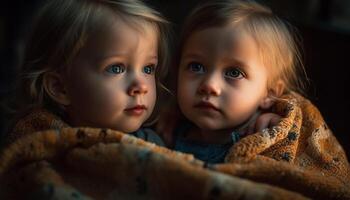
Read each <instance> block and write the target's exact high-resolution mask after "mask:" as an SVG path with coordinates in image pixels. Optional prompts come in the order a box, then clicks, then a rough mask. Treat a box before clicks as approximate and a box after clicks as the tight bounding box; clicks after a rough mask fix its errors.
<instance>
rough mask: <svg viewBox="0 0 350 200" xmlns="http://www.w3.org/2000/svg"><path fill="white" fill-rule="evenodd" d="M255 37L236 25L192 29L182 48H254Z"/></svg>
mask: <svg viewBox="0 0 350 200" xmlns="http://www.w3.org/2000/svg"><path fill="white" fill-rule="evenodd" d="M256 46H257V44H256V41H255V39H254V38H253V37H252V36H251V34H249V33H248V32H247V31H245V30H244V29H242V28H241V27H238V26H233V25H226V26H220V27H209V28H205V29H202V30H198V31H194V32H193V33H192V34H191V35H190V36H189V38H187V40H186V42H185V44H184V50H187V49H193V48H214V47H217V48H218V47H220V48H224V49H227V50H233V49H237V48H239V49H247V47H252V48H255V47H256Z"/></svg>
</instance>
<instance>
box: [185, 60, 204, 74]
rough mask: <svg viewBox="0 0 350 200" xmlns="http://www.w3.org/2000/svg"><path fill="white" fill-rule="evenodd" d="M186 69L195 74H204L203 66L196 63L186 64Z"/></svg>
mask: <svg viewBox="0 0 350 200" xmlns="http://www.w3.org/2000/svg"><path fill="white" fill-rule="evenodd" d="M188 69H189V70H190V71H192V72H195V73H204V66H203V65H202V64H200V63H197V62H191V63H190V64H188Z"/></svg>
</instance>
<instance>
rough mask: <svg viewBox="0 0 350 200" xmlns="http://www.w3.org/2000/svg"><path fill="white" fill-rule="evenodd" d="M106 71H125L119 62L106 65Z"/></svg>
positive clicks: (118, 72)
mask: <svg viewBox="0 0 350 200" xmlns="http://www.w3.org/2000/svg"><path fill="white" fill-rule="evenodd" d="M106 71H107V72H108V73H112V74H121V73H123V72H124V71H125V67H124V66H123V65H120V64H114V65H110V66H108V67H107V69H106Z"/></svg>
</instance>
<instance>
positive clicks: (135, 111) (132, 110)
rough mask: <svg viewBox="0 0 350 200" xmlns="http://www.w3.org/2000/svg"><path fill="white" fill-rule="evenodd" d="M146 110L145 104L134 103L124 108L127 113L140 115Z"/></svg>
mask: <svg viewBox="0 0 350 200" xmlns="http://www.w3.org/2000/svg"><path fill="white" fill-rule="evenodd" d="M146 110H147V108H146V106H145V105H136V106H134V107H130V108H126V109H125V110H124V111H125V112H126V113H127V114H129V115H134V116H140V115H142V114H143V112H145V111H146Z"/></svg>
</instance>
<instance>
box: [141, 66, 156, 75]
mask: <svg viewBox="0 0 350 200" xmlns="http://www.w3.org/2000/svg"><path fill="white" fill-rule="evenodd" d="M142 71H143V72H144V73H146V74H154V71H155V66H154V65H148V66H145V67H143V69H142Z"/></svg>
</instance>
